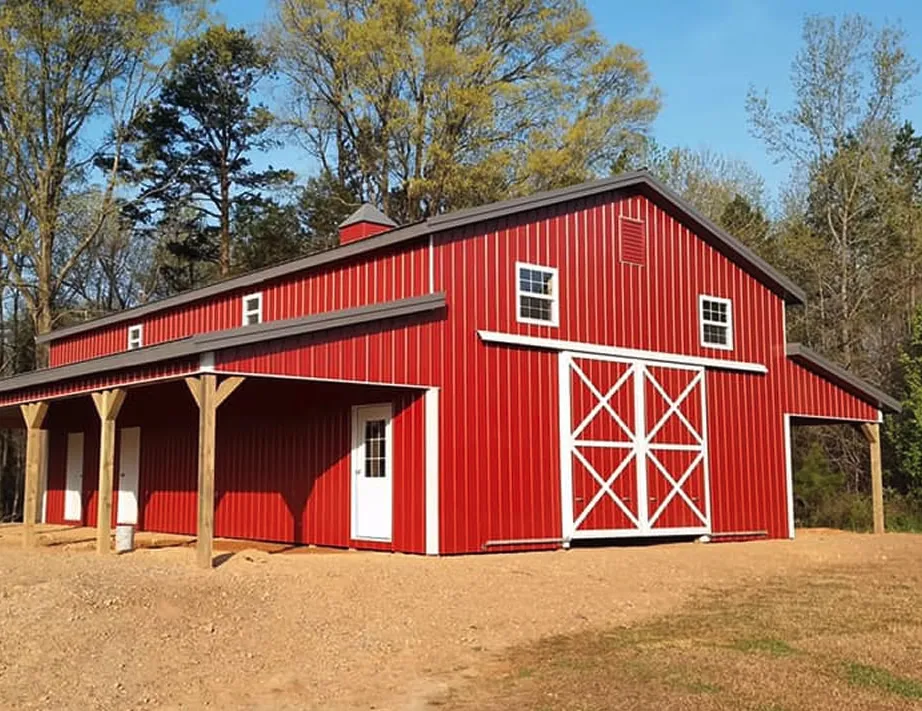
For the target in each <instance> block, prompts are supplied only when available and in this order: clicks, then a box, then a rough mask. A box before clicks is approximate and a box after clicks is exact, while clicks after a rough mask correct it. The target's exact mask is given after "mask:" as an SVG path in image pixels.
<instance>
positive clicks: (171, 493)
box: [48, 379, 425, 553]
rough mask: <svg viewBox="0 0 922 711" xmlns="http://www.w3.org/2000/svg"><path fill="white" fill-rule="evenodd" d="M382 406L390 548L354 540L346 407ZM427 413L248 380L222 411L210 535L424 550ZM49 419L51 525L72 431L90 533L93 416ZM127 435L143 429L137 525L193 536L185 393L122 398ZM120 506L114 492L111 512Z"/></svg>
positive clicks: (193, 422) (75, 407) (191, 410)
mask: <svg viewBox="0 0 922 711" xmlns="http://www.w3.org/2000/svg"><path fill="white" fill-rule="evenodd" d="M380 402H389V403H392V406H393V430H392V431H393V437H394V443H393V451H394V470H393V471H394V475H393V477H394V478H393V486H394V499H393V501H394V509H393V521H394V531H393V542H392V543H390V544H380V543H372V542H365V541H354V540H351V538H350V515H351V508H350V507H351V493H350V484H351V471H352V467H351V461H350V457H351V450H352V433H351V408H352V406H353V405H359V404H370V403H380ZM424 409H425V408H424V401H423V393H422V391H413V390H400V389H397V388H381V387H363V386H347V385H338V384H329V383H304V382H285V381H278V380H275V381H272V380H263V379H251V380H248V381H247V382H245V383H244V384H243V385H242V386H241V387H240V388H239V389H238V390H237V391H236V392H235V393H234V394H233V396H232V397H231V398H230V399H228V401H227V402H226V403H225V404H224V405H222V407H221V409H220V410H219V414H218V425H217V442H216V451H217V457H216V462H215V470H216V471H215V494H216V511H215V534H216V535H218V536H226V537H230V538H251V539H257V540H268V541H280V542H291V543H315V544H319V545H329V546H341V547H348V546H352V547H357V548H375V549H385V550H399V551H404V552H410V553H423V552H425V443H424V431H423V430H424V422H425V420H424ZM51 412H52V413H53V414H52V415H49V428H51V429H52V431H53V434H52V440H51V445H50V448H51V451H50V462H49V477H48V491H49V498H48V512H49V515H48V520H49V521H52V522H56V523H63V510H64V503H63V501H64V496H63V489H64V466H65V465H64V462H65V458H66V441H67V432H74V431H83V432H85V435H86V445H85V447H86V448H85V463H84V517H83V523H84V525H88V526H94V525H95V524H96V506H97V499H96V494H97V484H98V470H99V424H98V418H97V417H96V415H95V412H93V411H92V404H91V403H90V401H89V398H87V397H84V398H76V399H73V400H68V401H63V402H60V403H54V404H53V405H52V410H51ZM134 426H137V427H140V428H141V462H140V466H141V470H140V486H139V521H138V524H139V528H140V529H142V530H152V531H161V532H170V533H183V534H189V535H194V533H195V521H196V482H197V438H198V415H197V410H196V409H195V406H194V404H193V401H192V398H191V396H190V395H189V392H188V390H187V389H186V387H185V384H183V383H181V382H170V383H161V384H157V385H153V386H148V387H144V388H140V389H137V390H132V391H129V395H128V397H127V398H126V401H125V405H124V407H123V408H122V412H121V413H120V415H119V419H118V428H119V430H120V429H121V428H123V427H134ZM116 452H118V445H116ZM117 465H118V464H117V462H116V466H117ZM116 486H117V481H116ZM117 506H118V500H117V491H116V492H114V496H113V512H115V511H116V510H117ZM113 523H114V513H113Z"/></svg>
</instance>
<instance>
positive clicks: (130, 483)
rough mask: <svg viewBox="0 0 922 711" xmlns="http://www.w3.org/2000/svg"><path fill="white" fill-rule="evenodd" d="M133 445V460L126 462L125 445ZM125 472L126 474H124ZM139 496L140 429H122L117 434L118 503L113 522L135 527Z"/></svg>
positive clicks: (138, 509)
mask: <svg viewBox="0 0 922 711" xmlns="http://www.w3.org/2000/svg"><path fill="white" fill-rule="evenodd" d="M128 442H133V443H134V445H135V449H134V453H133V458H132V459H131V460H130V461H127V462H126V458H127V457H126V451H125V445H126V443H128ZM126 472H127V473H126ZM140 495H141V428H140V427H122V428H121V430H120V432H119V455H118V503H117V505H116V513H115V522H116V523H117V524H131V525H137V523H138V513H139V511H140Z"/></svg>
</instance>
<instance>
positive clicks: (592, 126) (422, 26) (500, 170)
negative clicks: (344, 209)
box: [276, 0, 659, 221]
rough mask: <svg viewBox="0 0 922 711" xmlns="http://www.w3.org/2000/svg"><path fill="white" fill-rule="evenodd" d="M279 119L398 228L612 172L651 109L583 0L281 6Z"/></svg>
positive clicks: (363, 0)
mask: <svg viewBox="0 0 922 711" xmlns="http://www.w3.org/2000/svg"><path fill="white" fill-rule="evenodd" d="M276 43H277V45H278V46H279V48H280V53H281V58H282V66H283V69H284V71H285V72H286V73H287V75H288V77H289V78H290V80H291V90H292V111H291V116H290V117H289V124H290V125H291V126H292V127H293V129H294V130H295V132H296V135H298V136H299V137H300V138H301V139H302V140H303V142H304V144H305V145H306V147H307V148H308V150H309V151H310V152H311V154H312V155H313V157H314V158H315V159H316V160H317V162H318V163H319V165H320V166H321V169H322V171H323V173H324V174H325V175H331V176H335V177H336V180H337V182H338V183H339V184H340V185H341V186H342V187H344V188H346V189H347V190H348V191H349V192H351V193H352V194H354V195H355V197H356V198H358V199H359V201H367V202H372V203H376V204H378V205H380V206H381V207H382V208H383V209H384V211H385V212H386V213H387V214H389V215H391V216H392V217H393V218H395V219H397V220H398V221H401V220H416V219H419V218H421V217H425V216H427V215H432V214H437V213H440V212H443V211H446V210H449V209H456V208H460V207H464V206H468V205H473V204H478V203H482V202H485V201H489V200H493V199H498V198H501V197H506V196H508V195H510V194H515V193H520V192H529V191H533V190H536V189H542V188H550V187H555V186H560V185H565V184H570V183H574V182H578V181H581V180H584V179H586V178H588V177H591V176H593V175H597V174H605V173H609V172H610V171H611V170H612V168H613V167H614V166H615V165H617V164H618V162H619V160H620V159H622V158H623V155H624V154H625V153H626V152H628V153H629V152H633V151H637V150H639V149H640V147H641V144H642V139H643V138H644V137H645V135H646V133H647V131H648V129H649V127H650V124H651V122H652V120H653V118H654V117H655V116H656V113H657V111H658V108H659V95H658V93H657V91H656V90H655V89H654V88H652V86H651V83H650V77H649V73H648V71H647V66H646V64H645V63H644V61H643V59H642V57H641V55H640V53H639V52H638V51H637V50H635V49H632V48H630V47H627V46H626V45H621V44H619V45H615V46H611V45H609V44H608V43H607V42H606V41H605V40H603V39H602V38H601V36H600V35H599V34H598V33H597V32H596V31H595V30H594V29H593V27H592V21H591V16H590V15H589V12H588V11H587V10H586V8H585V6H584V3H583V2H582V0H482V1H479V2H475V1H474V0H463V1H462V2H424V1H423V0H282V1H281V2H280V11H279V17H278V23H277V28H276Z"/></svg>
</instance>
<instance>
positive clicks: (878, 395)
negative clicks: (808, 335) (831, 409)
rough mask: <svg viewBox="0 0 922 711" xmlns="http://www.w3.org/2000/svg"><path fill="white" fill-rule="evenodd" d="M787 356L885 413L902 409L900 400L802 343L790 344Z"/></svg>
mask: <svg viewBox="0 0 922 711" xmlns="http://www.w3.org/2000/svg"><path fill="white" fill-rule="evenodd" d="M787 356H788V358H790V359H791V360H792V361H794V362H795V363H797V364H798V365H800V366H802V367H804V368H806V369H807V370H809V371H811V372H813V373H816V374H817V375H819V376H820V377H821V378H825V379H826V380H828V381H830V382H831V383H833V384H834V385H837V386H838V387H840V388H842V389H843V390H846V391H847V392H849V393H851V394H853V395H855V396H856V397H858V398H860V399H861V400H864V401H865V402H868V403H870V404H872V405H874V406H875V407H877V408H878V409H880V410H883V411H885V412H893V413H897V412H899V411H900V410H901V409H902V406H901V405H900V402H899V400H897V399H896V398H895V397H893V396H891V395H888V394H887V393H885V392H883V391H882V390H879V389H878V388H876V387H874V386H873V385H871V384H870V383H869V382H867V381H866V380H864V379H862V378H859V377H858V376H857V375H854V374H853V373H850V372H848V371H847V370H846V369H845V368H843V367H842V366H841V365H839V364H838V363H833V362H832V361H831V360H828V359H826V358H823V356H821V355H820V354H819V353H817V352H816V351H813V350H811V349H810V348H808V347H807V346H805V345H803V344H802V343H789V344H788V346H787Z"/></svg>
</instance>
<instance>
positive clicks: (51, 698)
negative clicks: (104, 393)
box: [0, 533, 922, 709]
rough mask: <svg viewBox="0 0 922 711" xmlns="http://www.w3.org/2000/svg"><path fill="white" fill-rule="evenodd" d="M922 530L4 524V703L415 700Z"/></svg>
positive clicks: (282, 704)
mask: <svg viewBox="0 0 922 711" xmlns="http://www.w3.org/2000/svg"><path fill="white" fill-rule="evenodd" d="M920 554H922V537H916V536H908V535H887V536H883V537H872V536H867V535H853V534H834V533H833V534H817V533H808V534H805V535H802V536H801V537H800V538H799V539H798V540H797V541H794V542H789V541H764V542H757V543H746V544H729V543H728V544H672V545H657V546H649V547H621V548H591V549H577V550H571V551H558V552H552V553H515V554H505V555H500V554H498V555H482V556H466V557H454V558H423V557H414V556H404V555H397V554H384V553H360V552H341V553H334V554H328V555H323V554H295V555H269V554H267V553H263V552H257V551H249V550H244V551H241V552H238V553H236V554H234V555H233V556H232V557H231V558H230V559H229V560H228V561H227V562H226V563H224V564H223V565H221V566H220V567H219V568H217V569H216V570H214V571H203V570H199V569H196V568H194V567H192V565H191V561H192V558H193V555H194V552H193V551H192V550H189V549H188V548H171V549H162V550H141V551H137V552H135V553H132V554H129V555H125V556H121V557H114V556H112V557H109V558H100V557H98V556H96V555H95V554H93V553H89V552H85V551H72V550H71V551H68V550H61V549H39V550H36V551H30V552H23V551H22V550H21V549H19V548H17V547H13V546H11V545H4V541H3V539H2V537H0V620H2V625H3V626H2V634H0V708H17V709H29V708H43V709H44V708H74V709H87V708H97V709H128V708H141V709H148V708H157V709H165V708H201V707H208V706H210V707H215V708H247V709H286V708H291V709H294V708H298V709H302V708H324V709H328V708H364V709H369V708H375V709H389V708H394V709H398V708H400V709H403V708H409V709H412V708H423V707H425V706H426V701H427V699H429V698H432V697H434V696H437V695H439V694H441V693H443V692H444V690H445V689H446V688H448V687H450V686H452V685H454V684H456V683H458V682H459V681H460V680H461V679H463V678H465V677H472V676H477V675H478V673H480V671H481V670H483V669H484V668H486V665H489V664H490V663H491V660H493V659H495V658H496V656H497V653H499V652H501V651H502V650H503V649H504V648H505V647H507V646H509V645H512V644H516V643H521V642H527V641H530V640H533V639H536V638H539V637H542V636H546V635H551V634H555V633H561V632H571V631H576V630H579V629H583V628H586V627H596V626H598V627H607V626H613V625H625V624H631V623H633V622H637V621H640V620H643V619H646V618H648V617H650V616H651V615H656V614H661V613H665V612H669V611H671V610H673V609H675V608H676V607H677V606H678V605H680V604H682V603H683V602H685V601H687V600H688V599H689V597H690V596H692V595H694V594H696V593H699V592H701V591H702V589H703V588H705V587H706V588H709V589H714V588H723V587H731V586H733V585H734V584H738V583H741V582H743V581H746V582H757V581H758V580H760V579H765V578H769V577H771V578H776V577H779V576H787V575H792V576H793V575H804V574H810V573H811V572H813V571H819V570H822V569H824V568H829V567H834V566H836V565H841V564H845V563H848V564H855V563H858V564H860V563H861V562H862V561H867V562H871V561H873V560H875V559H880V558H881V557H883V556H889V557H905V558H906V560H907V561H915V564H918V560H920V559H922V555H920Z"/></svg>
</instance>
